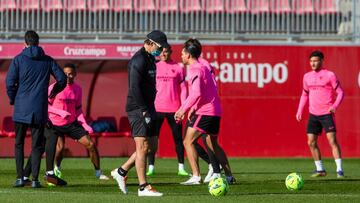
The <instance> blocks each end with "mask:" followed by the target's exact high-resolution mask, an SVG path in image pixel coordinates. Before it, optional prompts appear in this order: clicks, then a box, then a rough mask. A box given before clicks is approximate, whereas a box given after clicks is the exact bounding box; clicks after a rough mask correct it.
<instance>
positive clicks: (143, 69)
mask: <svg viewBox="0 0 360 203" xmlns="http://www.w3.org/2000/svg"><path fill="white" fill-rule="evenodd" d="M164 47H166V48H167V47H169V44H168V43H167V37H166V35H165V34H164V33H163V32H161V31H158V30H155V31H152V32H151V33H149V34H148V35H147V39H146V40H145V41H144V47H143V48H141V49H140V50H139V51H138V52H136V53H135V55H134V56H133V57H132V58H131V60H130V62H129V64H128V74H129V75H128V79H129V91H128V97H127V102H126V112H127V114H128V118H129V122H130V126H131V132H132V136H133V137H134V140H135V144H136V152H135V153H134V154H133V155H132V156H131V157H130V158H129V160H128V161H127V162H125V163H124V164H123V165H121V167H119V168H118V169H116V170H113V171H112V172H111V175H112V176H113V177H114V178H115V179H116V181H117V182H118V184H119V187H120V189H121V191H122V192H123V193H125V194H126V193H127V189H126V184H125V177H126V174H127V172H128V171H129V170H130V169H131V168H132V167H133V166H134V165H135V167H136V172H137V175H138V179H139V190H138V195H139V196H162V193H159V192H156V191H155V190H154V189H152V187H151V186H150V185H149V184H148V183H147V182H146V176H145V169H146V155H147V152H148V150H151V149H152V148H153V142H154V140H155V139H156V137H155V136H154V127H153V123H154V120H155V118H156V114H155V105H154V101H155V96H156V85H155V83H156V65H155V56H159V55H160V53H161V51H162V48H164Z"/></svg>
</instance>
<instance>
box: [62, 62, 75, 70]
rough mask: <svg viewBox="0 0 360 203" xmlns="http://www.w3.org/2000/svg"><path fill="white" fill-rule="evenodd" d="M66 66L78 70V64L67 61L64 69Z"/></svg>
mask: <svg viewBox="0 0 360 203" xmlns="http://www.w3.org/2000/svg"><path fill="white" fill-rule="evenodd" d="M64 68H71V69H73V70H74V71H75V72H76V65H75V64H73V63H65V65H64V67H63V69H64Z"/></svg>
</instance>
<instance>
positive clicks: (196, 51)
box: [184, 39, 202, 58]
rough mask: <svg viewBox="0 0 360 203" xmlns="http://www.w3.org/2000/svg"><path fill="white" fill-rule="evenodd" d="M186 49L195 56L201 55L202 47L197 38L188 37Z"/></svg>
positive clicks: (185, 44)
mask: <svg viewBox="0 0 360 203" xmlns="http://www.w3.org/2000/svg"><path fill="white" fill-rule="evenodd" d="M184 50H185V51H186V52H187V53H189V54H190V55H191V56H192V57H194V58H199V57H200V55H201V51H202V47H201V44H200V42H199V40H197V39H188V40H187V41H186V42H185V43H184Z"/></svg>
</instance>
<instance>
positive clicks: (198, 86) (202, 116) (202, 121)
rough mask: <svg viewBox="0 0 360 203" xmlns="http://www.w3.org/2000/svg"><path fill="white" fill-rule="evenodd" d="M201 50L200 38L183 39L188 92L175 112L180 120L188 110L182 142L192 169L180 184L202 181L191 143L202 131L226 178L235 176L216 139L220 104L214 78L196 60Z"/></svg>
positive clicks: (183, 59) (231, 180)
mask: <svg viewBox="0 0 360 203" xmlns="http://www.w3.org/2000/svg"><path fill="white" fill-rule="evenodd" d="M201 51H202V47H201V44H200V42H199V41H198V40H196V39H189V40H188V41H186V42H185V44H184V48H183V50H182V55H181V58H182V61H183V63H184V64H185V65H190V68H189V72H188V78H189V96H188V98H187V99H186V100H185V102H184V103H183V104H182V105H181V107H180V108H179V110H178V111H177V112H176V113H175V120H176V121H178V122H180V121H181V120H183V119H184V117H185V113H186V112H188V111H189V113H188V121H187V122H188V124H187V125H188V128H187V131H186V134H185V138H184V146H185V150H186V154H187V157H188V160H189V163H190V166H191V170H192V177H191V178H190V179H189V180H187V181H185V182H183V183H181V184H183V185H197V184H200V182H201V176H200V169H199V162H198V154H197V152H196V150H195V146H194V143H195V142H196V141H197V139H198V138H199V137H200V136H201V135H202V134H205V136H206V145H207V146H208V150H211V151H212V152H213V153H214V154H215V156H216V158H217V159H218V161H219V163H220V164H221V166H222V167H223V169H224V172H225V175H226V179H227V181H228V182H229V183H234V182H235V178H234V177H233V176H232V172H231V169H230V164H229V162H228V159H227V156H226V154H225V152H224V150H223V149H222V148H221V147H220V146H219V144H218V141H217V139H218V134H219V128H220V119H221V106H220V98H219V95H218V93H217V87H216V81H215V79H214V77H213V75H212V73H211V71H210V69H209V68H208V67H206V66H204V65H203V64H201V63H199V61H198V58H199V57H200V55H201ZM219 177H220V174H219ZM214 178H215V177H214Z"/></svg>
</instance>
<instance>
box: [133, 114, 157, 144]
mask: <svg viewBox="0 0 360 203" xmlns="http://www.w3.org/2000/svg"><path fill="white" fill-rule="evenodd" d="M127 114H128V118H129V123H130V127H131V134H132V136H133V137H152V136H155V126H154V123H155V119H156V114H155V112H153V113H150V114H149V115H147V116H143V113H142V112H141V110H140V109H137V110H132V111H128V112H127ZM146 117H147V118H150V119H148V120H146Z"/></svg>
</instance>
